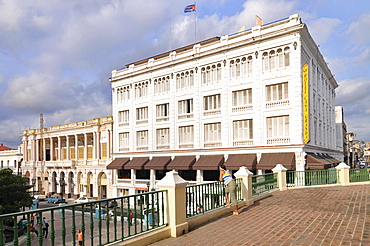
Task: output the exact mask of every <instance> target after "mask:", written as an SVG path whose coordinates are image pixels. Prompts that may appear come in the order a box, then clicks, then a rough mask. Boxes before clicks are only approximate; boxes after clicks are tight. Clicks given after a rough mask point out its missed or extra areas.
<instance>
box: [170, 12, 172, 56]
mask: <svg viewBox="0 0 370 246" xmlns="http://www.w3.org/2000/svg"><path fill="white" fill-rule="evenodd" d="M170 51H172V20H171V18H170Z"/></svg>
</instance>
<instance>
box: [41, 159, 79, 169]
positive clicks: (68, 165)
mask: <svg viewBox="0 0 370 246" xmlns="http://www.w3.org/2000/svg"><path fill="white" fill-rule="evenodd" d="M77 162H78V161H74V160H70V161H46V162H45V167H49V168H58V167H64V168H74V167H75V166H76V164H77Z"/></svg>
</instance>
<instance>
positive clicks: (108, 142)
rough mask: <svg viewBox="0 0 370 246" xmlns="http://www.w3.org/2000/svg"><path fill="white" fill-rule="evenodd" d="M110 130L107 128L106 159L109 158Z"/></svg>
mask: <svg viewBox="0 0 370 246" xmlns="http://www.w3.org/2000/svg"><path fill="white" fill-rule="evenodd" d="M111 139H112V138H111V131H110V130H107V159H110V158H111V156H110V155H111V152H112V151H111Z"/></svg>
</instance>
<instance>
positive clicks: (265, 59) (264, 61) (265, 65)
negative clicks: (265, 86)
mask: <svg viewBox="0 0 370 246" xmlns="http://www.w3.org/2000/svg"><path fill="white" fill-rule="evenodd" d="M262 70H263V71H268V70H269V63H268V55H267V52H263V54H262Z"/></svg>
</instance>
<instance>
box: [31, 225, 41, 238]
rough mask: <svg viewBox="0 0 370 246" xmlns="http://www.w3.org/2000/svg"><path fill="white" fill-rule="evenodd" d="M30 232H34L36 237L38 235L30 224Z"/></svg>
mask: <svg viewBox="0 0 370 246" xmlns="http://www.w3.org/2000/svg"><path fill="white" fill-rule="evenodd" d="M30 232H34V233H35V234H36V236H38V235H39V231H38V230H36V228H35V227H33V225H32V224H30Z"/></svg>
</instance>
